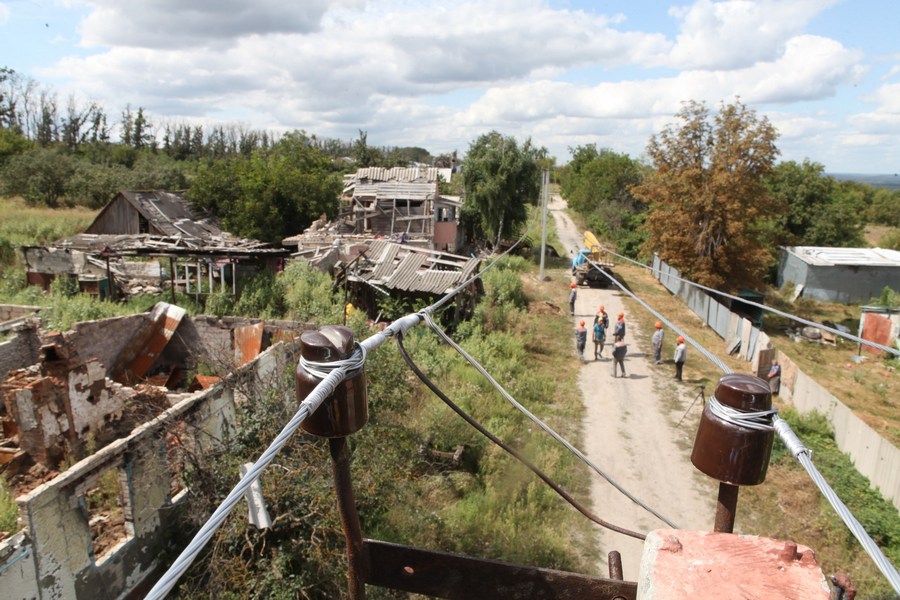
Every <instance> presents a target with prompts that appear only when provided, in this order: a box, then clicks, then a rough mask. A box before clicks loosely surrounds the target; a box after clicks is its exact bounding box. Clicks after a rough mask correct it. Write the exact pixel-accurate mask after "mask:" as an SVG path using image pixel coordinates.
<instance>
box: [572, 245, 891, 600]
mask: <svg viewBox="0 0 900 600" xmlns="http://www.w3.org/2000/svg"><path fill="white" fill-rule="evenodd" d="M629 260H630V259H629ZM587 261H588V262H590V263H591V265H592V266H594V267H595V268H597V269H598V270H599V271H600V272H601V273H603V274H604V275H605V276H606V277H607V278H608V279H609V280H610V281H612V282H613V283H614V284H615V285H616V286H618V287H619V288H620V289H621V290H622V291H623V292H625V293H626V294H627V295H628V296H630V297H631V298H632V299H634V300H635V301H637V302H638V303H639V304H641V305H642V306H643V307H644V308H646V309H647V310H649V311H650V312H651V313H652V314H653V315H655V316H657V317H658V318H659V319H660V320H662V321H664V322H666V323H670V322H669V321H668V320H666V319H665V318H664V317H662V315H661V314H660V313H658V312H657V311H655V310H654V309H653V308H651V307H650V306H649V305H648V304H647V303H646V302H644V301H643V300H641V299H640V298H638V297H637V296H636V295H635V294H634V293H633V292H631V290H629V289H627V288H625V286H623V285H621V284H620V283H619V282H618V280H616V279H615V278H614V277H613V276H612V275H610V274H609V273H607V272H606V271H604V270H603V269H600V267H599V265H597V264H596V263H595V262H594V261H592V260H591V259H590V258H587ZM641 266H644V267H646V265H641ZM682 281H686V280H682ZM694 285H698V287H702V286H699V284H694ZM732 297H733V296H732ZM738 299H739V300H742V299H740V298H738ZM742 301H743V300H742ZM759 306H763V305H759ZM764 308H765V307H764ZM788 316H789V315H788ZM670 326H672V325H671V324H670ZM672 328H673V329H675V330H676V331H679V333H681V335H682V337H684V338H685V340H686V341H690V343H691V345H692V346H693V347H694V348H696V349H697V351H698V352H700V353H701V354H702V355H703V356H705V357H706V358H707V359H708V360H710V361H711V362H712V363H713V364H714V365H716V366H718V367H719V368H720V369H721V370H722V372H723V373H725V374H729V373H732V372H733V371H732V369H731V368H730V367H728V365H726V364H725V363H724V362H723V361H722V360H720V359H719V358H718V357H716V356H714V355H713V354H712V353H711V352H709V351H708V350H707V349H706V348H704V347H703V346H702V344H699V343H698V342H696V341H695V340H693V339H692V338H690V337H689V336H687V335H685V334H684V333H682V332H681V331H680V330H679V329H678V328H676V327H674V326H672ZM771 420H772V425H771V426H772V427H773V428H774V429H775V431H776V432H777V433H778V436H779V438H780V439H781V440H782V441H783V442H784V444H785V445H786V446H787V447H788V448H789V449H791V453H792V455H793V456H794V458H795V459H796V460H797V461H798V462H799V463H800V465H801V466H802V467H803V468H804V469H805V470H806V472H807V474H808V475H809V477H810V479H812V481H813V483H814V484H815V485H816V487H817V488H818V489H819V491H820V492H821V493H822V495H823V496H825V498H826V499H827V500H828V502H829V503H830V504H831V506H832V507H833V508H834V510H835V512H836V513H837V515H838V517H840V518H841V520H842V521H843V522H844V524H845V525H846V526H847V528H848V529H849V530H850V532H851V533H852V534H853V536H854V537H855V538H856V539H857V540H858V541H859V542H860V544H861V545H862V547H863V550H865V552H866V553H867V554H868V555H869V557H870V558H871V559H872V561H873V562H874V563H875V566H876V567H877V568H878V570H879V571H881V573H882V575H884V576H885V578H886V579H887V580H888V582H889V583H890V584H891V586H893V588H894V591H895V592H896V593H898V594H900V575H898V573H897V569H896V568H895V567H894V566H893V565H892V564H891V562H890V561H889V560H888V559H887V557H886V556H885V555H884V553H883V552H882V551H881V548H879V547H878V544H876V543H875V541H874V540H873V539H872V537H871V536H870V535H869V534H868V532H867V531H866V530H865V528H864V527H863V526H862V524H860V522H859V521H858V520H857V519H856V517H855V516H853V513H851V512H850V510H849V509H848V508H847V506H846V505H845V504H844V503H843V501H842V500H841V499H840V497H839V496H838V495H837V494H836V493H835V491H834V490H833V489H832V488H831V486H830V485H829V484H828V481H827V480H826V479H825V478H824V477H823V476H822V474H821V473H820V472H819V471H818V469H817V468H816V466H815V464H813V462H812V453H811V452H810V451H809V450H808V449H806V448H805V447H803V444H802V442H800V438H799V437H798V436H797V434H795V433H794V432H793V430H792V429H791V427H790V425H789V424H788V423H787V421H785V420H784V419H782V418H781V417H779V416H778V415H777V414H775V412H774V411H773V414H772V415H771Z"/></svg>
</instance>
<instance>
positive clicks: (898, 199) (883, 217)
mask: <svg viewBox="0 0 900 600" xmlns="http://www.w3.org/2000/svg"><path fill="white" fill-rule="evenodd" d="M898 206H900V190H887V189H884V188H878V189H875V190H873V192H872V197H871V201H870V203H869V211H868V219H869V221H870V222H872V223H879V224H881V225H888V226H890V227H900V210H898V209H897V207H898ZM884 247H886V246H882V248H884ZM895 249H896V248H895Z"/></svg>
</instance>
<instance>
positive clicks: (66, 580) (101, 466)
mask: <svg viewBox="0 0 900 600" xmlns="http://www.w3.org/2000/svg"><path fill="white" fill-rule="evenodd" d="M296 346H297V344H296V343H295V344H291V345H279V346H276V347H275V348H272V349H270V350H269V351H267V352H265V353H263V354H262V355H260V356H259V357H258V358H257V359H256V360H255V361H253V362H252V363H250V364H248V365H247V366H246V367H244V368H242V369H240V370H239V372H238V373H236V374H235V375H234V376H235V377H243V378H249V379H253V380H256V381H259V382H260V384H261V385H263V386H272V385H274V383H273V378H277V377H281V376H282V374H283V373H284V369H286V368H289V367H291V368H292V367H293V360H294V356H295V354H294V353H295V352H296ZM290 395H291V396H293V390H290ZM170 399H171V400H172V401H173V403H174V405H173V406H172V408H170V409H168V410H166V411H165V412H164V413H162V414H161V415H160V416H159V417H156V418H154V419H152V420H150V421H149V422H147V423H145V424H143V425H141V426H139V427H137V428H136V429H134V430H133V431H132V432H131V434H130V435H129V436H127V437H125V438H122V439H119V440H117V441H115V442H113V443H112V444H110V445H108V446H106V447H105V448H103V449H102V450H100V451H98V452H97V453H95V454H93V455H92V456H89V457H88V458H85V459H84V460H82V461H81V462H79V463H77V464H76V465H74V466H73V467H71V468H70V469H69V470H67V471H66V472H65V473H63V474H61V475H59V476H58V477H56V478H54V479H53V480H51V481H49V482H48V483H45V484H43V485H41V486H40V487H38V488H36V489H35V490H33V491H32V492H30V493H28V494H25V495H23V496H20V497H19V498H17V503H18V505H19V514H20V515H21V520H22V522H23V523H24V524H25V542H24V548H25V553H24V556H23V557H22V558H21V559H20V560H19V563H21V564H19V563H17V565H16V566H15V568H9V569H5V570H0V589H2V590H4V594H5V593H6V591H7V590H16V591H18V590H23V592H22V596H21V597H34V598H38V599H41V600H42V599H44V598H75V599H82V598H84V599H93V598H96V597H97V592H98V590H104V594H105V595H107V596H108V597H111V598H118V597H123V596H125V595H127V594H129V592H133V591H135V590H137V589H145V590H146V589H147V584H148V583H150V582H152V581H153V579H154V577H155V576H158V575H159V574H160V573H161V570H162V569H163V568H165V567H167V566H168V565H163V564H160V563H159V556H160V555H161V553H162V551H163V550H164V549H165V548H166V543H167V542H166V540H167V538H168V537H169V536H170V535H171V533H170V532H171V529H172V528H173V527H176V526H177V523H176V522H175V521H174V515H175V514H176V513H177V512H178V510H179V509H180V507H182V506H183V505H184V499H185V498H186V497H187V496H186V495H185V494H184V493H178V494H173V492H172V490H173V485H172V483H173V482H172V479H173V474H174V473H176V472H177V471H178V469H179V465H178V464H176V461H175V460H173V459H172V456H173V454H172V453H171V452H168V451H167V450H168V448H167V444H168V443H169V440H170V439H171V434H172V432H175V431H177V432H179V436H181V437H180V438H179V439H180V441H181V443H183V444H185V445H189V446H190V447H191V448H192V449H193V450H194V451H195V452H199V453H200V454H201V455H202V454H203V453H206V452H208V451H210V450H211V449H213V448H215V447H217V446H218V445H219V440H221V439H223V438H224V436H225V435H226V432H227V431H228V430H229V429H230V428H231V427H232V426H233V425H234V423H235V415H236V412H235V396H234V393H233V391H232V390H231V389H230V388H229V387H228V386H227V385H224V384H222V385H216V386H214V387H212V388H210V389H208V390H205V391H202V392H198V393H196V394H179V395H172V396H170ZM285 401H286V402H292V401H293V398H292V397H291V398H285ZM187 438H190V439H187ZM110 471H114V472H115V473H116V474H117V475H118V480H119V482H120V492H121V494H122V498H123V505H124V518H125V527H124V528H123V529H122V531H121V536H120V539H118V540H116V541H115V543H114V544H111V545H108V546H107V547H106V548H105V550H104V551H102V552H99V553H98V551H97V549H96V540H95V539H93V537H92V528H91V521H92V517H91V514H90V513H89V511H88V510H87V508H86V507H87V502H86V498H87V497H88V496H89V494H90V493H91V490H92V488H94V487H95V486H96V485H97V482H98V481H99V480H100V479H101V478H102V477H103V476H104V475H105V474H106V473H108V472H110ZM167 530H168V531H167ZM0 565H2V562H0ZM32 578H33V579H32ZM35 589H37V590H38V593H34V591H33V590H35ZM16 597H19V596H18V595H17V596H16Z"/></svg>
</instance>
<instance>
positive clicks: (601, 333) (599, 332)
mask: <svg viewBox="0 0 900 600" xmlns="http://www.w3.org/2000/svg"><path fill="white" fill-rule="evenodd" d="M605 341H606V325H604V324H603V321H602V320H600V319H597V318H595V319H594V360H598V359H601V358H603V343H604V342H605Z"/></svg>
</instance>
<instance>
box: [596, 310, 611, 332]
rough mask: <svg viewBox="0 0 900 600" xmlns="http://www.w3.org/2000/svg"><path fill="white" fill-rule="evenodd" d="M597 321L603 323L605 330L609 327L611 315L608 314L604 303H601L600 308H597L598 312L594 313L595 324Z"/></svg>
mask: <svg viewBox="0 0 900 600" xmlns="http://www.w3.org/2000/svg"><path fill="white" fill-rule="evenodd" d="M597 323H602V326H603V331H606V330H607V329H609V315H608V314H606V309H605V308H604V307H603V305H602V304H601V305H600V308H599V309H597V314H596V315H594V325H596V324H597Z"/></svg>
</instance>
